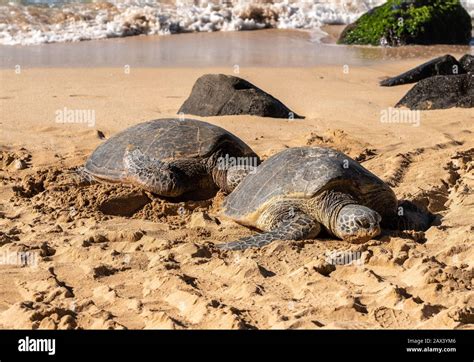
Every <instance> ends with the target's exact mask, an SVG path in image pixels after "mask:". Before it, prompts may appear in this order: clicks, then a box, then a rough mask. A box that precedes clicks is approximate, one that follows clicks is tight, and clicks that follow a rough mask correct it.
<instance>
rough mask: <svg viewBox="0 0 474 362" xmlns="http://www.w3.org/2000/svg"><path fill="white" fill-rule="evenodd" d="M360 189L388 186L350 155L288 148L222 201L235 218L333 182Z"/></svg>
mask: <svg viewBox="0 0 474 362" xmlns="http://www.w3.org/2000/svg"><path fill="white" fill-rule="evenodd" d="M336 184H337V185H341V184H347V187H351V189H353V190H356V192H363V190H364V189H367V188H366V187H365V186H366V185H368V184H370V185H371V186H375V187H380V188H382V187H384V188H386V187H388V186H387V185H385V183H384V182H383V181H382V180H380V179H379V178H378V177H377V176H375V175H374V174H372V173H371V172H369V171H368V170H366V169H365V168H364V167H362V166H361V165H360V164H359V163H358V162H356V161H354V160H353V159H351V158H350V157H349V156H347V155H345V154H343V153H341V152H338V151H335V150H332V149H330V148H323V147H298V148H289V149H286V150H284V151H282V152H279V153H277V154H276V155H273V156H272V157H270V158H269V159H267V160H266V161H265V162H263V163H262V164H261V165H260V166H259V167H258V168H257V172H256V173H254V174H250V175H248V176H247V177H246V178H245V179H244V181H242V183H241V184H240V185H239V186H237V188H236V189H235V190H234V192H232V193H231V194H230V195H229V196H228V197H227V199H226V201H225V203H224V214H225V215H226V216H228V217H230V218H232V219H234V220H236V221H245V220H246V217H248V216H249V215H250V214H252V213H254V212H256V211H258V209H259V208H260V207H261V206H262V205H264V204H266V203H268V202H271V201H272V200H275V199H281V198H283V199H284V198H288V197H291V198H301V199H307V198H311V197H313V196H315V195H316V194H317V193H318V192H320V191H322V190H325V189H328V188H330V187H331V186H332V185H336Z"/></svg>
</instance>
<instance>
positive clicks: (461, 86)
mask: <svg viewBox="0 0 474 362" xmlns="http://www.w3.org/2000/svg"><path fill="white" fill-rule="evenodd" d="M401 106H405V107H408V108H410V109H419V110H428V109H446V108H452V107H462V108H472V107H474V74H461V75H438V76H435V77H430V78H426V79H423V80H421V81H420V82H418V83H417V84H416V85H415V86H414V87H413V88H412V89H410V91H409V92H408V93H407V94H406V95H405V96H404V97H403V98H402V99H401V100H400V102H398V104H397V105H396V107H401Z"/></svg>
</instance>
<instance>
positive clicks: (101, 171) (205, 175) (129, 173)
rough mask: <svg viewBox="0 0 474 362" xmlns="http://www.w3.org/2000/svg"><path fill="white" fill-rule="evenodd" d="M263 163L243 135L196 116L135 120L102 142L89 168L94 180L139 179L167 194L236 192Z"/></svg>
mask: <svg viewBox="0 0 474 362" xmlns="http://www.w3.org/2000/svg"><path fill="white" fill-rule="evenodd" d="M259 163H260V159H259V158H258V156H257V155H256V154H255V152H253V151H252V149H251V148H250V147H249V146H247V145H246V144H245V143H244V142H243V141H242V140H240V139H239V138H237V137H236V136H234V135H233V134H232V133H230V132H228V131H226V130H225V129H223V128H220V127H218V126H215V125H212V124H209V123H206V122H202V121H198V120H195V119H174V118H172V119H157V120H153V121H149V122H144V123H140V124H137V125H134V126H132V127H130V128H127V129H126V130H124V131H122V132H120V133H118V134H117V135H115V136H113V137H112V138H110V139H109V140H107V141H106V142H105V143H103V144H101V145H100V146H99V147H97V149H96V150H95V151H94V152H93V153H92V155H91V156H90V157H89V159H88V160H87V162H86V164H85V167H84V171H85V174H87V175H90V176H92V178H93V179H94V180H102V181H109V182H120V183H129V184H134V185H137V186H139V187H142V188H143V189H145V190H148V191H150V192H153V193H156V194H158V195H161V196H165V197H178V196H181V195H184V194H190V195H191V194H193V193H200V192H203V191H204V192H205V191H209V190H215V189H216V187H218V188H220V189H222V190H223V191H224V192H227V193H228V192H231V191H232V190H233V189H234V188H235V187H236V186H237V184H238V183H239V182H240V181H241V180H242V179H243V178H244V177H245V176H246V175H247V173H248V172H250V171H251V170H252V169H253V168H254V167H256V166H257V165H258V164H259Z"/></svg>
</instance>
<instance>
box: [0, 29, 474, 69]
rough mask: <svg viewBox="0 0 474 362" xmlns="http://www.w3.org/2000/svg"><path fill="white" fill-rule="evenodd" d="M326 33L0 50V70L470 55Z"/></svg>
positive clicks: (459, 49)
mask: <svg viewBox="0 0 474 362" xmlns="http://www.w3.org/2000/svg"><path fill="white" fill-rule="evenodd" d="M325 29H326V31H327V32H328V33H329V35H330V36H329V37H327V36H326V35H325V34H324V33H322V32H319V31H318V32H308V31H296V30H291V31H290V30H288V31H285V30H260V31H241V32H217V33H190V34H179V35H170V36H138V37H130V38H117V39H107V40H96V41H84V42H78V43H55V44H43V45H34V46H23V47H22V46H0V54H1V55H2V56H1V58H0V68H11V69H12V68H14V67H15V66H16V65H20V66H21V67H24V68H43V67H47V68H56V67H61V68H62V67H86V68H88V67H92V68H97V67H124V66H125V65H129V66H130V67H134V68H137V67H210V66H212V67H233V66H234V65H238V66H239V67H311V66H317V65H334V64H337V65H344V64H347V65H359V66H364V65H371V64H375V63H377V62H391V61H394V60H399V59H422V58H427V57H435V56H439V55H444V54H446V53H451V54H453V55H462V54H465V53H468V52H471V51H472V47H467V46H409V47H402V48H379V47H365V46H355V47H348V46H336V45H335V44H334V42H335V41H336V39H337V35H338V33H339V32H340V31H341V30H342V27H341V26H326V27H325ZM320 38H325V42H322V43H321V42H319V41H318V39H320Z"/></svg>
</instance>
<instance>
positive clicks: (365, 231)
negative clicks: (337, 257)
mask: <svg viewBox="0 0 474 362" xmlns="http://www.w3.org/2000/svg"><path fill="white" fill-rule="evenodd" d="M381 220H382V218H381V216H380V214H379V213H378V212H376V211H374V210H372V209H369V208H368V207H365V206H362V205H357V204H350V205H346V206H344V207H343V208H342V209H341V210H340V211H339V214H338V215H337V219H336V225H335V228H334V230H333V233H334V234H335V235H336V236H338V237H340V238H341V239H343V240H345V241H349V242H351V243H356V244H358V243H365V242H366V241H368V240H370V239H372V238H374V237H375V236H377V235H379V234H380V221H381Z"/></svg>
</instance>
